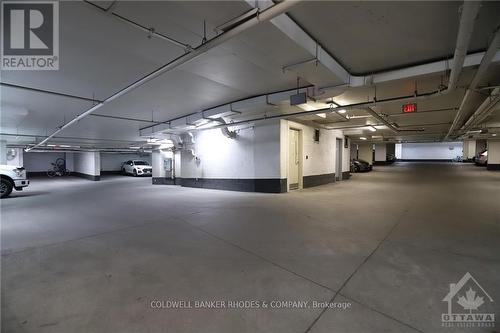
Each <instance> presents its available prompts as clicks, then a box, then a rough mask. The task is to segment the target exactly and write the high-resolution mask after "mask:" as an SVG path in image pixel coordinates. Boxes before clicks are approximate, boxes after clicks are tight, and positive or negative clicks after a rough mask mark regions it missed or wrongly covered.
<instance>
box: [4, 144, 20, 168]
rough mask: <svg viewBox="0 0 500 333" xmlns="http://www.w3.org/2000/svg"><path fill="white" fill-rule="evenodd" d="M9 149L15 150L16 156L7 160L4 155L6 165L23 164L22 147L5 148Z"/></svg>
mask: <svg viewBox="0 0 500 333" xmlns="http://www.w3.org/2000/svg"><path fill="white" fill-rule="evenodd" d="M11 149H12V150H13V151H15V154H16V156H15V157H14V158H13V159H11V160H9V159H8V158H7V156H6V162H7V165H14V166H23V165H24V150H23V149H22V148H7V152H8V151H9V150H11Z"/></svg>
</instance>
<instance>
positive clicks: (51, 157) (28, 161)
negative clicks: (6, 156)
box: [23, 152, 73, 173]
mask: <svg viewBox="0 0 500 333" xmlns="http://www.w3.org/2000/svg"><path fill="white" fill-rule="evenodd" d="M69 156H70V158H68V159H71V160H72V156H73V155H72V154H71V155H69ZM58 158H64V159H66V154H65V153H60V152H54V153H52V152H49V153H40V152H29V153H24V156H23V160H24V167H25V168H26V171H27V172H28V173H29V172H44V173H45V172H47V170H49V169H52V165H51V164H50V163H55V161H56V159H58ZM66 164H68V161H66ZM68 169H69V168H68ZM70 170H72V169H70Z"/></svg>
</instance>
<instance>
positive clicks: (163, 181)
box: [152, 177, 175, 185]
mask: <svg viewBox="0 0 500 333" xmlns="http://www.w3.org/2000/svg"><path fill="white" fill-rule="evenodd" d="M152 183H153V185H175V179H172V178H165V177H153V178H152Z"/></svg>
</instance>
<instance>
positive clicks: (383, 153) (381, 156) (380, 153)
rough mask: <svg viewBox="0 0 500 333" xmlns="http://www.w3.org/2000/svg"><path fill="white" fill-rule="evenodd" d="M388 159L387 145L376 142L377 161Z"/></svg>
mask: <svg viewBox="0 0 500 333" xmlns="http://www.w3.org/2000/svg"><path fill="white" fill-rule="evenodd" d="M386 160H387V147H386V144H385V143H377V144H375V162H385V161H386Z"/></svg>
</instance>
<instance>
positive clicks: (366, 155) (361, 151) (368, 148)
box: [358, 143, 373, 164]
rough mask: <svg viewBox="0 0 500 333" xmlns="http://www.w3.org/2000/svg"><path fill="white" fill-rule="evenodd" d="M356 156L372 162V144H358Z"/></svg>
mask: <svg viewBox="0 0 500 333" xmlns="http://www.w3.org/2000/svg"><path fill="white" fill-rule="evenodd" d="M358 158H359V159H360V160H363V161H366V162H368V163H370V164H373V144H372V143H362V144H360V145H358Z"/></svg>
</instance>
